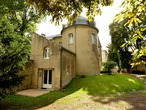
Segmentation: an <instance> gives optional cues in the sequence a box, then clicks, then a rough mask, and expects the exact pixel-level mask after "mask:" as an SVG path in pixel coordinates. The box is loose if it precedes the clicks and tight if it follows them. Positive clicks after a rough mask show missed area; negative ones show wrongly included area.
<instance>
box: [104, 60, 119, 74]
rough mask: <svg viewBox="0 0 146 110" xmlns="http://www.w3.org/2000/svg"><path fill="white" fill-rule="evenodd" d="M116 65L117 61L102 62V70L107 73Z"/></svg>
mask: <svg viewBox="0 0 146 110" xmlns="http://www.w3.org/2000/svg"><path fill="white" fill-rule="evenodd" d="M115 66H117V63H116V62H114V61H107V62H105V63H103V71H106V72H108V73H111V69H112V68H113V67H115Z"/></svg>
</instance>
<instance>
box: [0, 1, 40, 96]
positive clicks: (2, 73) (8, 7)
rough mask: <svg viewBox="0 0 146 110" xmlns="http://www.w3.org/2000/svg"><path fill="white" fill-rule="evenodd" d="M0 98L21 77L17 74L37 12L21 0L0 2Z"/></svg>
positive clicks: (28, 52) (20, 67)
mask: <svg viewBox="0 0 146 110" xmlns="http://www.w3.org/2000/svg"><path fill="white" fill-rule="evenodd" d="M0 8H1V10H0V97H2V96H3V95H6V94H7V93H9V92H11V90H12V89H13V88H14V87H16V86H18V85H19V84H20V83H21V81H22V79H23V78H24V77H23V76H19V75H18V74H17V73H18V72H20V71H22V70H23V69H24V66H25V64H26V63H27V62H28V60H29V56H30V53H31V51H30V47H31V37H30V32H33V30H34V26H35V23H36V22H37V21H38V20H39V19H38V18H39V15H38V14H37V13H36V12H35V9H34V8H33V7H31V6H29V5H28V4H26V2H25V1H22V0H5V1H1V3H0Z"/></svg>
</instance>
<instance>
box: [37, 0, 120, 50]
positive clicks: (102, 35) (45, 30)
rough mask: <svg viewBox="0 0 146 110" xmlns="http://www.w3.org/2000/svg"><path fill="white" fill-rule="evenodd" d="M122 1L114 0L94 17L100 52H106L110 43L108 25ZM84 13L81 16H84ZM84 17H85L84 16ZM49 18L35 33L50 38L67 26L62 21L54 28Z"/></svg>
mask: <svg viewBox="0 0 146 110" xmlns="http://www.w3.org/2000/svg"><path fill="white" fill-rule="evenodd" d="M122 2H123V0H114V3H113V5H112V6H106V7H102V14H101V15H100V16H96V17H95V22H96V27H97V28H98V29H99V33H98V36H99V39H100V42H101V45H102V50H107V46H108V45H109V44H110V43H111V36H110V33H109V25H110V24H111V23H112V22H113V20H114V17H115V15H116V14H117V13H119V12H120V11H121V10H122V8H120V5H121V3H122ZM84 15H85V12H83V13H82V14H81V16H84ZM84 17H85V16H84ZM50 19H51V17H46V18H45V19H43V20H42V21H41V22H40V23H39V24H38V25H37V31H36V32H37V33H38V34H45V35H46V36H52V35H56V34H60V32H61V30H62V25H63V24H67V20H63V21H62V22H61V23H60V25H58V26H56V25H55V23H51V22H50Z"/></svg>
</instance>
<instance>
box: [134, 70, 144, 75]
mask: <svg viewBox="0 0 146 110" xmlns="http://www.w3.org/2000/svg"><path fill="white" fill-rule="evenodd" d="M132 74H145V72H144V71H139V70H133V71H132Z"/></svg>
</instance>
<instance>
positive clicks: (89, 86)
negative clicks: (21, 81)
mask: <svg viewBox="0 0 146 110" xmlns="http://www.w3.org/2000/svg"><path fill="white" fill-rule="evenodd" d="M143 88H144V83H143V82H142V81H141V80H139V79H137V78H135V77H132V76H130V75H125V74H115V75H97V76H88V77H85V78H75V79H73V81H72V82H71V83H70V84H69V85H68V86H67V87H66V88H65V89H63V90H56V91H52V92H49V93H47V94H44V95H42V96H39V97H35V98H33V97H27V96H20V95H15V94H13V95H8V96H7V97H6V98H5V99H3V100H2V102H1V103H3V104H8V105H9V106H10V108H11V109H22V108H23V109H27V110H28V109H34V108H39V107H42V106H45V105H48V104H51V103H53V102H54V101H56V100H59V101H61V102H68V101H73V100H75V99H77V98H79V99H82V96H84V95H88V96H89V95H90V96H96V95H103V94H104V95H105V94H114V93H118V92H129V91H137V90H140V89H143Z"/></svg>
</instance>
